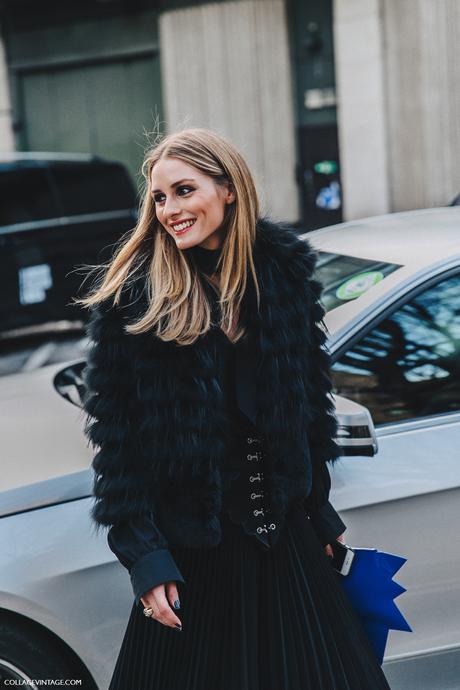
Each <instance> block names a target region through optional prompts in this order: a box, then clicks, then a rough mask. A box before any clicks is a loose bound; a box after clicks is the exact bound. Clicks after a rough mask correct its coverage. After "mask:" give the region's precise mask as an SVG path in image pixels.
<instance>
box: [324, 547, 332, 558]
mask: <svg viewBox="0 0 460 690" xmlns="http://www.w3.org/2000/svg"><path fill="white" fill-rule="evenodd" d="M324 550H325V552H326V556H330V558H332V557H333V556H334V552H333V551H332V546H331V545H330V544H326V546H325V547H324Z"/></svg>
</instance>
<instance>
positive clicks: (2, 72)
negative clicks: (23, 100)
mask: <svg viewBox="0 0 460 690" xmlns="http://www.w3.org/2000/svg"><path fill="white" fill-rule="evenodd" d="M14 149H15V145H14V134H13V119H12V111H11V102H10V94H9V89H8V70H7V65H6V58H5V49H4V46H3V40H2V38H1V36H0V150H2V151H14Z"/></svg>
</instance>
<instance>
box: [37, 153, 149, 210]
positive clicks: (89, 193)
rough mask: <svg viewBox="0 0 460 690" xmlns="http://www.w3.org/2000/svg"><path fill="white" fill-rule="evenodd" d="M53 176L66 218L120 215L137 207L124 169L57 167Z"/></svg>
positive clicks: (56, 165)
mask: <svg viewBox="0 0 460 690" xmlns="http://www.w3.org/2000/svg"><path fill="white" fill-rule="evenodd" d="M51 174H52V176H53V182H54V184H55V186H56V191H57V194H58V197H59V201H60V204H61V206H62V215H64V216H79V215H84V214H85V213H102V212H104V211H117V210H121V209H128V208H133V207H134V206H135V204H136V197H135V193H134V189H133V185H132V182H131V179H130V178H129V176H128V173H127V172H126V170H125V169H124V168H123V167H122V166H121V165H116V164H115V165H107V164H104V165H98V164H97V163H96V164H91V165H88V164H85V165H69V164H67V165H66V164H60V163H56V164H53V166H52V168H51Z"/></svg>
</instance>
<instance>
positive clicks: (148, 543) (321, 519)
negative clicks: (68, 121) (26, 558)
mask: <svg viewBox="0 0 460 690" xmlns="http://www.w3.org/2000/svg"><path fill="white" fill-rule="evenodd" d="M185 251H187V252H188V253H189V254H190V255H191V256H192V257H193V259H194V260H195V262H196V264H197V266H198V268H199V269H200V270H201V271H203V272H204V273H206V274H208V275H210V274H212V273H214V272H215V270H216V266H217V261H218V259H219V256H220V252H221V250H220V248H219V249H204V248H203V247H200V246H195V247H192V248H190V249H188V250H185ZM207 292H208V294H209V297H210V299H211V303H212V308H213V319H214V318H217V316H218V302H217V294H216V293H215V291H214V290H213V288H211V287H210V286H209V290H207ZM218 336H219V337H218V338H217V343H218V348H217V352H216V354H217V361H218V362H219V376H220V383H221V386H222V389H223V391H224V392H225V400H226V405H227V412H228V414H229V416H230V419H231V420H232V424H233V425H234V428H237V429H241V428H243V429H245V428H246V427H248V425H250V426H251V427H252V428H254V427H255V424H256V405H255V380H254V376H253V372H254V365H253V362H252V361H251V356H250V352H249V349H248V348H247V345H246V343H245V340H244V339H242V340H240V341H239V342H238V343H232V342H231V341H230V340H229V339H228V337H227V336H226V335H225V333H224V332H223V331H222V330H219V333H218ZM223 479H224V482H223V483H224V486H225V484H226V483H227V482H226V480H225V478H223ZM329 490H330V477H329V472H328V470H327V468H326V467H325V468H324V470H323V471H322V475H321V476H318V477H316V478H314V486H313V489H312V493H311V495H310V496H309V498H308V499H306V501H305V507H306V510H308V513H309V515H310V517H311V519H312V523H313V526H314V528H315V530H316V532H317V534H318V536H319V538H320V541H321V542H322V543H323V544H327V543H329V542H330V541H332V540H333V539H335V538H336V537H337V536H338V535H339V534H342V533H343V532H344V531H345V525H344V523H343V522H342V520H341V519H340V517H339V516H338V515H337V513H336V512H335V510H334V509H333V507H332V506H331V504H330V503H329V501H328V496H329ZM107 539H108V544H109V547H110V549H111V551H112V552H113V553H114V554H115V555H116V557H117V558H118V560H119V561H120V563H121V564H122V565H123V566H124V567H125V568H127V570H128V571H129V574H130V578H131V584H132V588H133V592H134V596H135V600H136V604H138V603H139V601H140V597H141V596H142V595H143V594H144V593H146V592H147V591H149V590H150V589H152V588H153V587H156V586H157V585H159V584H162V583H164V582H170V581H175V582H176V583H177V582H182V583H183V584H186V581H185V579H184V578H183V576H182V574H181V572H180V571H179V569H178V567H177V564H176V563H175V561H174V559H173V557H172V555H171V553H170V551H169V549H168V543H167V540H166V539H165V537H164V536H163V534H162V533H161V532H160V530H159V529H158V527H157V526H156V524H155V521H154V517H153V514H151V515H149V516H144V517H139V518H137V519H136V520H131V521H130V522H128V523H124V524H121V525H115V526H113V527H111V528H110V530H109V532H108V536H107Z"/></svg>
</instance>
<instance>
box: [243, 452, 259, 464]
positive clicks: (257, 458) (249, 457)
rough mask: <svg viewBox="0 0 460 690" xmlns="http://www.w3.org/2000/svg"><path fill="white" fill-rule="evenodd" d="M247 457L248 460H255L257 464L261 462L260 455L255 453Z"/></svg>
mask: <svg viewBox="0 0 460 690" xmlns="http://www.w3.org/2000/svg"><path fill="white" fill-rule="evenodd" d="M246 457H247V459H248V460H254V459H255V461H256V462H259V460H260V457H259V453H255V455H251V453H248V454H247V455H246Z"/></svg>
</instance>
